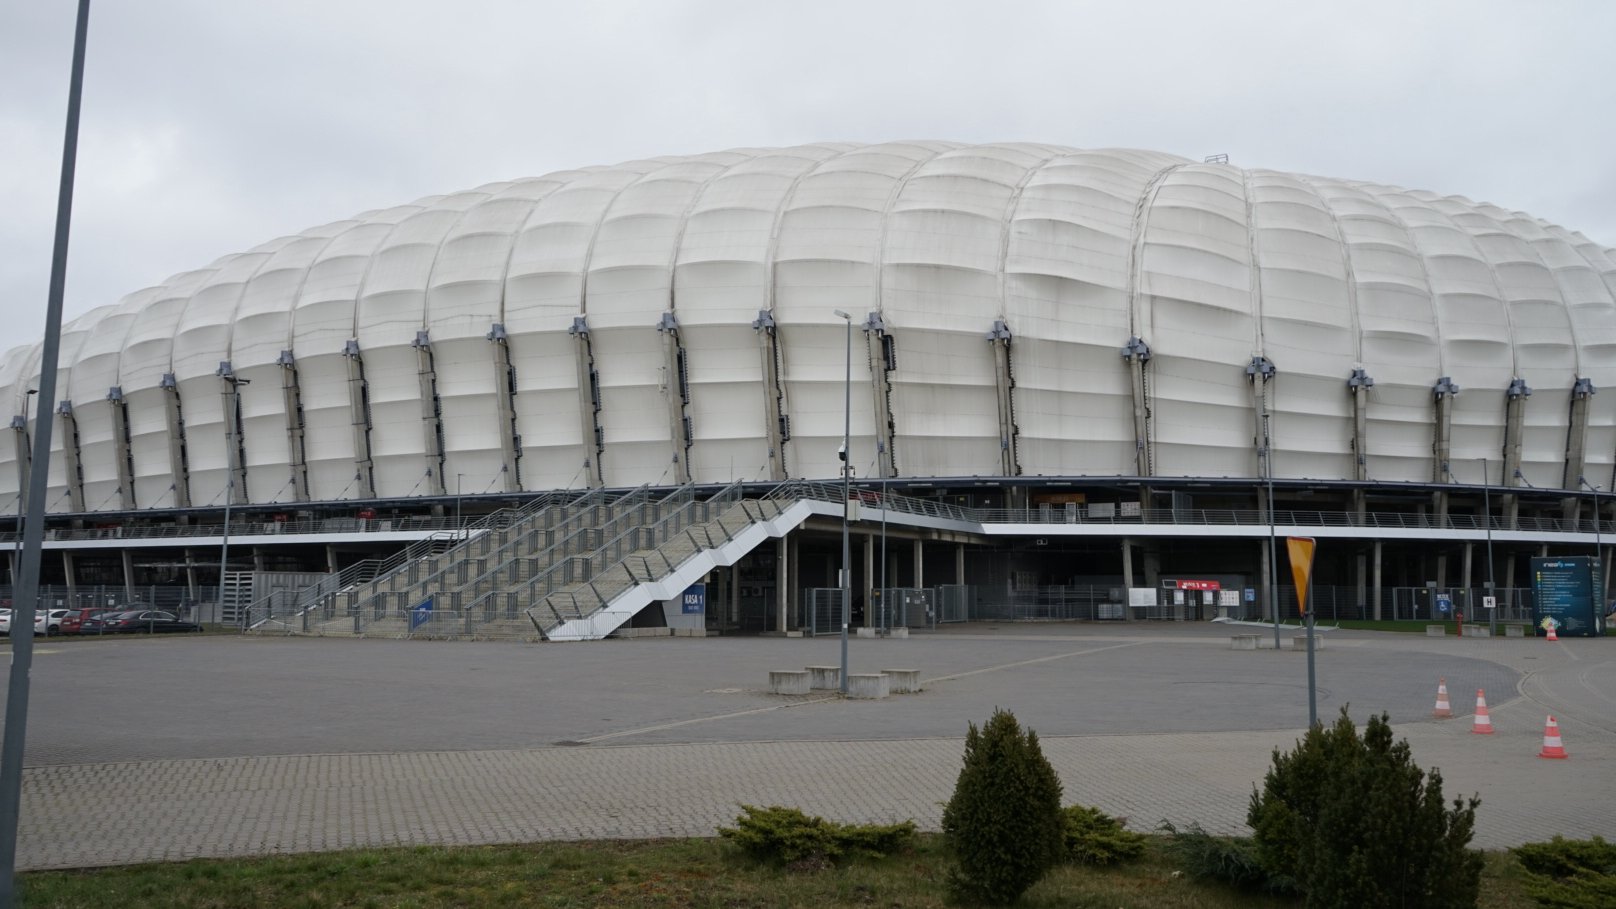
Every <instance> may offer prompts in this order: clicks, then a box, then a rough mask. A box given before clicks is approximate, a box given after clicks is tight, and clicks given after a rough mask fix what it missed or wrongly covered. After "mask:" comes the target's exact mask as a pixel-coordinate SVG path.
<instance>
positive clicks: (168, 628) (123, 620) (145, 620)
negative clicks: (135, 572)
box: [80, 609, 202, 634]
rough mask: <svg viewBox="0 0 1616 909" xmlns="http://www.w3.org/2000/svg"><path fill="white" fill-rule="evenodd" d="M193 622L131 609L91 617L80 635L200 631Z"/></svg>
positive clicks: (154, 611) (155, 611) (86, 621)
mask: <svg viewBox="0 0 1616 909" xmlns="http://www.w3.org/2000/svg"><path fill="white" fill-rule="evenodd" d="M201 630H202V626H201V625H198V624H196V623H195V622H182V621H180V619H179V617H178V616H176V615H174V614H173V613H172V612H159V611H158V610H155V609H133V610H129V611H127V612H109V613H105V614H103V615H97V616H92V617H90V618H89V619H86V620H85V621H84V624H83V626H81V628H80V633H81V634H165V633H184V632H191V631H201Z"/></svg>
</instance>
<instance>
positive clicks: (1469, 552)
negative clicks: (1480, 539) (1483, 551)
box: [1459, 543, 1476, 597]
mask: <svg viewBox="0 0 1616 909" xmlns="http://www.w3.org/2000/svg"><path fill="white" fill-rule="evenodd" d="M1475 549H1476V544H1475V543H1466V544H1465V548H1464V560H1463V562H1462V563H1461V564H1462V565H1463V566H1464V567H1463V568H1461V569H1460V571H1459V585H1460V586H1462V587H1463V588H1464V589H1465V590H1469V589H1470V588H1471V587H1473V586H1475V585H1474V584H1471V583H1470V578H1471V574H1470V570H1471V568H1472V567H1474V565H1475V555H1476V553H1475ZM1466 596H1467V597H1468V596H1469V595H1468V594H1466Z"/></svg>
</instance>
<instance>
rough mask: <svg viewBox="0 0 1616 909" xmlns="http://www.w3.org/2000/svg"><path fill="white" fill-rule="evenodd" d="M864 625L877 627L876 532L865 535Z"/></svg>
mask: <svg viewBox="0 0 1616 909" xmlns="http://www.w3.org/2000/svg"><path fill="white" fill-rule="evenodd" d="M863 588H864V627H865V628H873V627H875V622H874V614H875V597H874V596H873V595H872V591H874V590H875V534H873V533H867V534H865V535H864V585H863Z"/></svg>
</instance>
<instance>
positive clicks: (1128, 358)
mask: <svg viewBox="0 0 1616 909" xmlns="http://www.w3.org/2000/svg"><path fill="white" fill-rule="evenodd" d="M1122 359H1123V361H1124V362H1125V363H1127V364H1128V376H1129V379H1130V387H1132V389H1133V450H1134V455H1133V457H1134V474H1135V475H1137V476H1141V477H1148V476H1150V475H1151V468H1152V464H1151V457H1150V397H1149V390H1150V389H1149V386H1148V385H1147V384H1146V383H1145V364H1146V363H1148V362H1150V345H1149V344H1146V343H1145V342H1144V339H1142V338H1138V337H1133V338H1129V339H1128V343H1127V344H1126V345H1125V346H1124V347H1123V348H1122ZM1144 505H1145V507H1147V508H1148V507H1150V503H1149V502H1145V503H1144Z"/></svg>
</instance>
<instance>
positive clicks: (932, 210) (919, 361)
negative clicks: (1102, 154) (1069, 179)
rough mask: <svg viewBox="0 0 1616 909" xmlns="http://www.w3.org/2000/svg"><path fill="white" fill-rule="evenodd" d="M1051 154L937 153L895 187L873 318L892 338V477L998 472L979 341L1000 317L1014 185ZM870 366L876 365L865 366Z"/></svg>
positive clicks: (992, 391) (992, 392) (988, 375)
mask: <svg viewBox="0 0 1616 909" xmlns="http://www.w3.org/2000/svg"><path fill="white" fill-rule="evenodd" d="M1048 157H1050V155H1049V153H1047V152H1037V151H1034V150H1031V149H1026V148H1020V147H1015V146H977V147H973V148H969V149H957V150H954V151H948V152H944V153H942V154H940V155H937V156H936V157H934V158H932V159H930V160H929V161H927V162H925V163H924V164H922V165H921V166H920V167H919V168H918V169H916V170H915V171H914V173H912V174H910V175H909V178H908V179H907V180H906V181H905V182H904V184H903V188H902V189H901V190H900V192H899V194H898V197H897V198H896V199H895V200H894V202H893V205H892V210H891V213H890V214H889V215H888V217H887V229H886V242H885V246H884V249H883V260H882V265H883V267H882V272H881V278H882V281H881V313H882V317H883V318H884V319H885V321H886V329H887V331H888V333H889V334H891V335H892V336H893V338H894V340H895V342H896V348H897V354H896V362H897V368H896V369H894V370H893V371H892V372H891V373H889V374H888V376H887V379H888V381H889V382H890V383H891V388H892V398H891V408H892V419H893V424H894V427H895V431H896V435H897V439H896V442H895V445H894V456H895V459H896V460H895V464H896V466H897V469H898V472H899V473H900V474H901V475H906V476H923V477H932V476H992V475H996V474H998V473H999V472H1000V469H1001V468H1000V463H1001V462H1000V441H999V418H998V397H997V391H996V385H995V380H994V369H993V352H992V348H991V347H990V346H989V344H988V342H987V340H986V337H987V333H988V330H989V329H991V328H992V327H993V322H994V321H995V320H996V319H999V318H1001V317H1002V316H1003V314H1004V305H1003V291H1002V283H1001V279H1000V272H1001V267H1002V258H1003V255H1004V250H1005V245H1006V242H1007V240H1008V236H1007V231H1008V222H1009V219H1010V214H1011V212H1012V210H1013V206H1014V203H1015V200H1016V197H1017V194H1018V191H1019V190H1020V187H1021V185H1022V184H1023V183H1024V182H1025V181H1026V180H1027V179H1028V178H1029V177H1031V176H1032V171H1033V169H1034V168H1035V167H1037V166H1038V165H1040V164H1041V163H1042V162H1043V161H1044V160H1047V158H1048ZM870 368H871V369H874V370H877V371H879V370H880V369H882V368H883V366H882V364H881V363H880V362H879V360H874V361H873V362H871V364H870Z"/></svg>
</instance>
